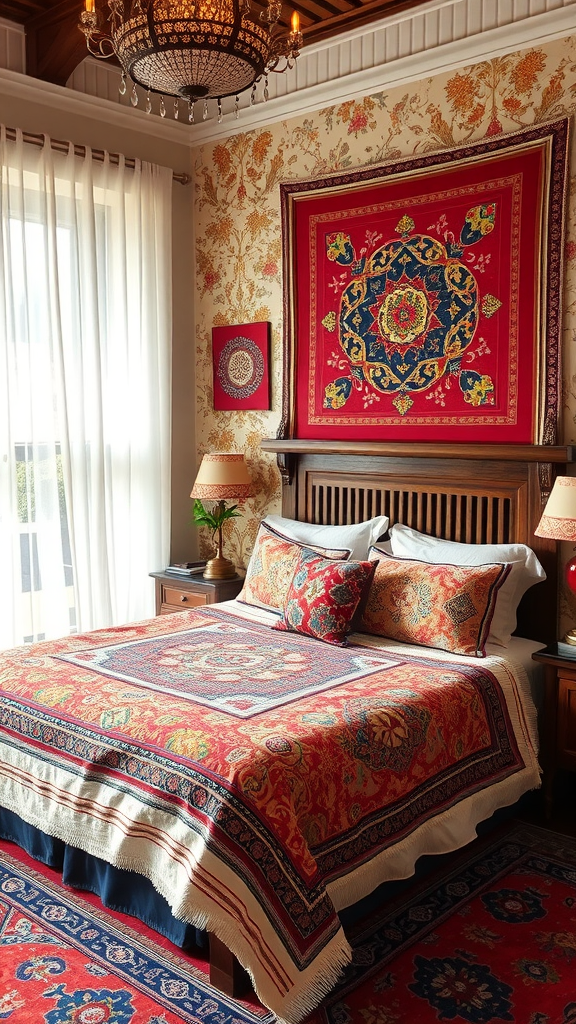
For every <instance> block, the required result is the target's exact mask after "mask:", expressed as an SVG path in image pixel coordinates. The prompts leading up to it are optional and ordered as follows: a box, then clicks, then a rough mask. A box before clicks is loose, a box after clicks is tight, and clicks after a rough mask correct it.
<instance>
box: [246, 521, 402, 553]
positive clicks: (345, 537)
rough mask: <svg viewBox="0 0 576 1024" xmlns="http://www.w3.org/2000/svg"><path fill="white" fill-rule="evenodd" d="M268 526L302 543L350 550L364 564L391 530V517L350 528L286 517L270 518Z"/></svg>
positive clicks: (357, 524) (354, 524)
mask: <svg viewBox="0 0 576 1024" xmlns="http://www.w3.org/2000/svg"><path fill="white" fill-rule="evenodd" d="M263 522H264V523H269V524H270V526H273V527H274V529H276V530H279V531H280V533H283V534H284V536H285V537H288V538H289V539H291V540H296V541H298V542H299V543H300V544H312V545H318V544H319V545H322V546H323V547H328V548H350V552H351V553H350V558H353V559H356V558H357V559H360V561H364V560H366V559H367V558H368V551H369V550H370V548H371V547H372V544H375V543H376V541H377V540H378V538H379V537H381V536H382V534H383V533H386V530H387V529H388V516H376V517H375V518H374V519H367V520H366V521H365V522H364V523H352V524H350V526H323V525H322V524H320V523H302V522H300V521H299V520H297V519H285V518H284V517H283V516H275V515H272V516H266V518H265V519H264V520H263Z"/></svg>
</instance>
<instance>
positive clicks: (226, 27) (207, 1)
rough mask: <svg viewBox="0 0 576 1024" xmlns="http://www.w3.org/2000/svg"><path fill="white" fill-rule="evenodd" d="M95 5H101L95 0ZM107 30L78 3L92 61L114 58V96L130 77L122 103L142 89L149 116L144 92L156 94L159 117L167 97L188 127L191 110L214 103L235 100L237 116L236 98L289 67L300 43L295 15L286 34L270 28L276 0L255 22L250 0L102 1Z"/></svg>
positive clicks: (91, 6)
mask: <svg viewBox="0 0 576 1024" xmlns="http://www.w3.org/2000/svg"><path fill="white" fill-rule="evenodd" d="M100 2H102V0H100ZM108 7H109V14H108V28H109V31H106V30H105V28H104V27H102V18H101V16H100V14H99V13H98V12H97V11H96V7H95V0H85V9H84V10H83V11H82V13H81V15H80V24H79V26H78V27H79V28H80V31H81V32H83V33H84V35H85V37H86V45H87V47H88V50H89V52H90V53H91V54H92V56H93V57H98V58H102V59H105V60H106V59H108V58H109V57H116V58H117V59H118V61H119V62H120V66H121V67H122V81H121V85H120V92H121V93H122V94H124V93H125V92H126V76H129V77H130V78H131V80H132V83H133V87H132V92H131V94H130V100H131V102H132V105H133V106H137V105H138V94H137V92H136V85H137V84H138V85H141V86H142V87H143V88H144V89H145V90H146V94H147V95H146V111H147V113H151V112H152V100H151V95H150V94H151V93H159V94H160V97H161V99H160V115H161V116H162V117H165V116H166V106H165V103H164V97H165V96H173V97H174V117H175V118H178V116H179V100H180V99H183V100H185V101H186V103H187V106H188V120H189V121H190V122H191V123H193V122H194V105H195V103H196V101H197V100H202V101H203V103H204V111H203V119H204V120H205V119H206V117H207V116H208V100H209V99H216V100H217V102H218V120H219V121H220V120H221V119H222V99H223V98H224V97H226V96H235V97H236V99H235V105H234V110H235V114H236V116H238V109H239V94H240V93H241V92H244V90H245V89H249V88H252V95H251V103H254V102H255V95H256V85H257V83H258V82H259V81H260V79H261V78H262V77H263V78H264V80H265V87H264V99H265V100H266V99H268V75H269V74H271V73H272V72H277V73H282V72H284V71H287V70H289V69H290V68H292V67H293V66H294V62H295V60H296V58H297V57H298V54H299V52H300V48H301V46H302V33H301V31H300V16H299V14H298V12H297V11H294V13H293V15H292V23H291V31H290V32H289V33H288V34H285V33H283V32H282V31H281V30H280V29H279V28H278V21H279V18H280V14H281V13H282V4H281V3H280V0H268V2H267V6H265V8H264V10H263V11H261V12H260V19H259V20H258V19H257V18H256V16H255V15H254V14H253V13H252V9H251V0H108Z"/></svg>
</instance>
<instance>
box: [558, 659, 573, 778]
mask: <svg viewBox="0 0 576 1024" xmlns="http://www.w3.org/2000/svg"><path fill="white" fill-rule="evenodd" d="M557 722H558V726H557V729H558V760H559V762H560V764H561V765H563V767H565V768H573V769H576V672H570V673H567V672H566V673H565V672H564V670H563V669H560V671H559V675H558V719H557Z"/></svg>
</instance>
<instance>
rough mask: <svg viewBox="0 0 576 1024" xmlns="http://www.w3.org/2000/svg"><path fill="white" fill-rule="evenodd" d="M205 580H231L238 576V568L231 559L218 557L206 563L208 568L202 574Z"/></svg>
mask: <svg viewBox="0 0 576 1024" xmlns="http://www.w3.org/2000/svg"><path fill="white" fill-rule="evenodd" d="M202 575H203V577H204V579H205V580H230V579H233V577H234V576H235V575H236V566H235V565H234V562H231V561H230V559H229V558H224V557H223V555H216V557H215V558H211V559H210V561H209V562H206V568H205V569H204V572H203V573H202Z"/></svg>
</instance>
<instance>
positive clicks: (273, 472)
mask: <svg viewBox="0 0 576 1024" xmlns="http://www.w3.org/2000/svg"><path fill="white" fill-rule="evenodd" d="M575 109H576V36H572V37H569V38H567V39H562V40H557V41H555V42H551V43H548V44H547V45H545V46H541V47H538V48H533V49H529V50H524V51H520V52H515V53H510V54H508V55H506V56H498V57H495V58H494V59H493V60H489V61H481V62H480V63H478V64H474V65H471V66H469V67H465V68H462V69H460V70H458V71H457V72H452V73H447V74H441V75H436V76H433V77H430V78H425V79H422V80H420V81H418V82H414V83H412V84H411V85H408V86H405V87H400V88H395V89H390V90H388V91H386V92H381V93H377V94H374V95H371V96H366V97H364V99H362V100H353V101H352V100H351V101H349V102H346V103H341V104H337V105H334V106H331V107H327V108H325V109H322V110H319V111H317V113H315V114H314V115H312V116H309V117H303V118H292V119H290V120H286V121H281V122H278V123H276V124H273V125H271V126H270V127H269V128H266V129H263V130H258V131H253V132H247V133H246V134H243V135H236V136H234V137H232V138H230V139H227V140H225V141H224V142H218V143H215V144H211V145H205V146H203V147H201V148H198V150H197V151H196V153H195V197H194V203H195V209H194V218H195V231H196V251H195V259H196V295H195V303H194V308H195V319H196V322H195V345H196V372H197V378H196V401H197V413H196V438H197V446H198V457H199V458H200V455H201V453H203V452H205V451H216V450H226V451H228V450H229V451H244V452H245V454H246V459H247V462H248V465H249V468H250V471H251V473H252V476H253V479H254V490H255V496H254V497H253V498H251V499H249V500H248V502H247V503H246V506H245V509H244V513H245V514H244V516H243V517H242V518H240V519H235V520H234V521H233V525H231V526H230V529H229V531H228V536H227V538H226V554H227V555H228V556H229V557H231V558H233V559H234V561H235V562H236V564H237V565H239V566H245V565H246V563H247V560H248V558H249V556H250V551H251V549H252V545H253V543H254V539H255V536H256V531H257V526H258V522H259V520H260V519H261V518H262V516H263V515H265V514H266V512H271V511H273V512H279V511H280V503H281V484H280V477H279V474H278V471H277V468H276V462H275V457H274V456H268V455H266V454H265V453H263V452H261V451H260V448H259V444H260V440H261V438H262V437H273V436H274V435H275V434H276V431H277V427H278V424H279V420H280V413H281V386H282V382H281V365H282V358H281V351H282V349H281V346H282V279H281V278H282V267H281V238H280V195H279V188H278V185H279V183H280V181H283V180H289V179H299V178H317V177H321V176H322V175H323V174H326V173H329V172H334V171H341V170H345V169H351V168H357V167H361V166H365V165H369V164H377V163H384V162H387V161H390V160H394V159H397V158H399V157H404V156H412V155H416V154H418V153H425V152H429V151H434V150H441V149H446V148H452V147H457V146H461V145H463V144H465V143H467V142H470V141H475V140H478V139H482V138H486V137H487V136H494V135H500V134H503V133H507V132H511V131H514V130H516V129H518V128H520V127H524V126H527V125H532V124H538V123H541V122H544V121H549V120H553V119H555V118H558V117H564V116H567V115H571V114H572V113H573V112H574V110H575ZM573 153H574V142H572V157H573ZM571 166H572V171H571V175H570V184H569V211H568V222H567V241H566V247H565V282H566V283H565V295H564V332H563V357H564V371H563V428H562V429H563V437H562V438H561V440H562V441H564V442H565V443H569V442H574V441H575V440H576V195H575V193H576V185H575V181H576V178H575V174H576V171H575V170H574V168H576V162H575V161H574V159H573V158H572V159H571ZM259 320H268V321H270V322H271V324H272V351H271V368H270V369H271V377H272V402H271V410H270V411H269V412H249V411H248V412H215V411H214V409H213V407H212V406H213V403H212V361H211V334H212V327H213V326H214V325H217V324H234V323H245V322H251V321H259ZM201 547H202V549H203V551H204V553H206V552H207V551H208V550H209V538H208V537H203V538H202V539H201ZM566 600H567V598H566V597H564V601H565V602H566ZM564 611H565V612H566V607H565V609H564Z"/></svg>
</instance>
